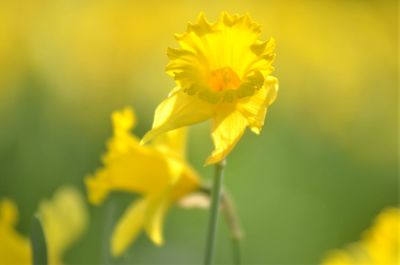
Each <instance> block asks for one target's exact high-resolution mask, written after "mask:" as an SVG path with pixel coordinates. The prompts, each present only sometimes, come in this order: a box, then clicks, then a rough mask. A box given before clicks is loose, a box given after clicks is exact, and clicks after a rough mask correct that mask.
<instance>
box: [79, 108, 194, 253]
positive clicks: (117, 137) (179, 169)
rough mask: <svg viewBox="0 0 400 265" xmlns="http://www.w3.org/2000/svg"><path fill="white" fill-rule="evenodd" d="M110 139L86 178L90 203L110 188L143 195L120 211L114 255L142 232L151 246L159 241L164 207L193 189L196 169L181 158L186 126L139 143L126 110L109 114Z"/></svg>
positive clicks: (99, 200)
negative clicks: (145, 142)
mask: <svg viewBox="0 0 400 265" xmlns="http://www.w3.org/2000/svg"><path fill="white" fill-rule="evenodd" d="M112 122H113V137H112V138H111V139H110V140H109V142H108V145H107V147H108V150H107V153H106V154H105V155H104V156H103V158H102V161H103V164H104V166H103V167H102V168H100V169H99V170H97V171H96V173H95V174H94V175H93V176H89V177H87V178H86V186H87V190H88V196H89V201H90V202H91V203H93V204H95V205H99V204H101V203H102V202H103V201H104V199H105V198H106V197H107V196H108V195H109V193H110V192H111V191H123V192H131V193H136V194H140V195H142V198H140V199H139V200H137V201H134V202H132V204H131V205H130V206H129V207H128V208H127V209H126V210H125V213H124V214H123V216H122V217H121V218H120V220H119V221H118V223H117V224H116V227H115V228H114V231H113V233H112V239H111V252H112V254H113V256H120V255H122V254H123V253H124V251H125V250H126V249H127V248H128V247H129V245H131V244H132V243H133V242H134V241H135V239H136V238H137V236H138V235H139V233H140V232H141V231H142V230H144V231H145V232H146V234H147V235H148V237H149V238H150V239H151V240H152V242H153V243H155V244H156V245H161V244H162V243H163V235H162V225H163V221H164V217H165V214H166V212H167V210H168V208H169V207H170V206H171V205H172V204H173V203H174V202H176V201H177V200H179V199H181V198H183V197H184V196H186V195H187V194H190V193H191V192H192V191H194V190H196V189H197V188H198V187H199V185H200V182H199V177H198V175H197V173H196V172H195V171H194V170H193V169H192V168H191V167H190V165H189V164H188V163H187V162H186V160H185V140H186V131H185V129H179V130H175V131H171V132H169V133H167V134H165V135H162V136H160V137H157V138H156V139H154V141H152V143H151V144H150V145H148V146H142V145H140V141H139V139H138V138H137V137H136V136H135V135H133V134H132V133H131V130H132V129H133V127H134V126H135V124H136V117H135V115H134V112H133V110H132V109H131V108H125V109H123V110H121V111H116V112H114V113H113V114H112Z"/></svg>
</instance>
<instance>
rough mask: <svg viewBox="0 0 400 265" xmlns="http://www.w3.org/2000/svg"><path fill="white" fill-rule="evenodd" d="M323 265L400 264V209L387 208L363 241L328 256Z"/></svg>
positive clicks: (366, 233) (365, 234)
mask: <svg viewBox="0 0 400 265" xmlns="http://www.w3.org/2000/svg"><path fill="white" fill-rule="evenodd" d="M322 264H323V265H366V264H368V265H375V264H376V265H378V264H379V265H383V264H385V265H398V264H400V209H399V208H387V209H385V210H384V211H383V212H382V213H380V214H379V215H378V217H377V218H376V221H375V224H374V226H373V227H372V228H370V229H369V230H367V231H366V232H365V233H364V236H363V238H362V240H361V241H359V242H356V243H353V244H351V245H349V247H348V248H347V249H345V250H337V251H334V252H332V253H331V254H330V255H328V256H327V257H326V258H325V260H324V261H323V262H322Z"/></svg>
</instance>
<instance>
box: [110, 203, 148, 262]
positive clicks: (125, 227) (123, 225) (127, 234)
mask: <svg viewBox="0 0 400 265" xmlns="http://www.w3.org/2000/svg"><path fill="white" fill-rule="evenodd" d="M149 204H150V197H146V198H143V199H141V200H139V201H136V202H134V203H132V204H131V205H130V206H129V207H128V209H126V210H125V212H124V214H123V216H122V217H121V218H120V219H119V221H118V223H117V225H116V227H115V228H114V231H113V233H112V238H111V253H112V255H113V256H121V255H122V254H123V253H124V251H125V250H126V249H127V248H128V246H129V245H131V244H132V243H133V242H134V241H135V240H136V238H137V237H138V235H139V233H140V231H141V230H142V228H143V227H144V224H145V222H146V214H147V210H148V207H149Z"/></svg>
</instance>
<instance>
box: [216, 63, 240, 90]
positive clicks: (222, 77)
mask: <svg viewBox="0 0 400 265" xmlns="http://www.w3.org/2000/svg"><path fill="white" fill-rule="evenodd" d="M240 83H241V81H240V78H239V77H238V75H237V74H236V73H235V72H234V71H233V70H232V69H231V68H230V67H223V68H219V69H217V70H214V71H212V72H211V74H210V77H209V79H208V84H209V85H210V87H211V89H212V90H214V91H216V92H220V91H223V90H227V89H237V88H238V87H239V86H240Z"/></svg>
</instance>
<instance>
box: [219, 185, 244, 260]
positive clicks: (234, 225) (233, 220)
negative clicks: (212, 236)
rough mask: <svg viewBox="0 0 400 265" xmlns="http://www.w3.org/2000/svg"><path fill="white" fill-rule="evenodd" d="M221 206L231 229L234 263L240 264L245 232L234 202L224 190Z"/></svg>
mask: <svg viewBox="0 0 400 265" xmlns="http://www.w3.org/2000/svg"><path fill="white" fill-rule="evenodd" d="M221 206H222V214H223V215H224V217H225V221H226V223H227V225H228V228H229V231H230V232H231V240H232V254H233V262H234V263H233V264H235V265H240V264H241V255H240V241H241V240H242V238H243V234H242V229H241V228H240V224H239V218H238V216H237V213H236V209H235V207H234V203H233V201H232V198H231V196H230V195H229V193H227V192H224V193H223V194H222V197H221Z"/></svg>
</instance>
